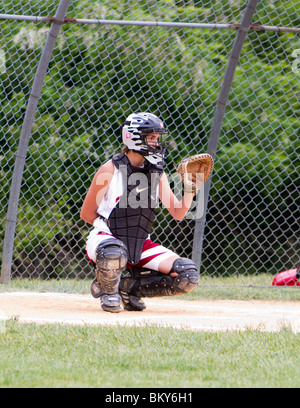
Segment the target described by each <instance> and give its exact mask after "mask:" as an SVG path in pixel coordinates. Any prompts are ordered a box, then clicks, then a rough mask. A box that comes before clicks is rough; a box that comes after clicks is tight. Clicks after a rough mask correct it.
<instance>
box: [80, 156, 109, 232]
mask: <svg viewBox="0 0 300 408" xmlns="http://www.w3.org/2000/svg"><path fill="white" fill-rule="evenodd" d="M113 174H114V165H113V163H112V162H111V161H109V162H107V163H105V164H103V166H101V167H100V169H99V170H98V171H97V173H96V174H95V176H94V178H93V180H92V183H91V186H90V188H89V190H88V192H87V195H86V197H85V199H84V201H83V204H82V207H81V211H80V218H81V219H83V220H84V221H86V222H87V223H89V224H92V225H93V222H94V220H95V219H96V218H97V217H98V216H99V215H98V214H97V209H98V207H99V205H100V203H101V201H102V199H103V197H104V195H105V194H106V192H107V190H108V186H109V183H110V182H111V179H112V177H113Z"/></svg>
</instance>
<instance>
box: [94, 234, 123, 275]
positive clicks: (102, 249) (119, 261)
mask: <svg viewBox="0 0 300 408" xmlns="http://www.w3.org/2000/svg"><path fill="white" fill-rule="evenodd" d="M126 264H127V248H126V246H125V245H124V244H123V242H122V241H120V240H119V239H115V238H109V239H107V240H105V241H103V242H101V243H100V244H99V245H98V246H97V249H96V267H97V269H99V270H100V271H110V272H112V271H122V270H123V269H125V267H126Z"/></svg>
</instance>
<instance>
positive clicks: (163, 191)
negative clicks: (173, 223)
mask: <svg viewBox="0 0 300 408" xmlns="http://www.w3.org/2000/svg"><path fill="white" fill-rule="evenodd" d="M193 197H194V194H193V193H189V192H185V193H184V195H183V197H182V199H181V200H178V199H177V197H176V196H175V195H174V193H173V191H172V190H171V187H170V183H169V180H168V178H167V175H166V173H163V175H162V177H161V179H160V182H159V199H160V201H161V202H162V203H163V205H164V206H165V207H166V208H167V210H168V211H169V213H170V214H171V215H172V217H173V218H175V220H178V221H181V220H182V219H183V218H184V216H185V214H186V213H187V212H188V210H189V208H190V206H191V204H192V201H193Z"/></svg>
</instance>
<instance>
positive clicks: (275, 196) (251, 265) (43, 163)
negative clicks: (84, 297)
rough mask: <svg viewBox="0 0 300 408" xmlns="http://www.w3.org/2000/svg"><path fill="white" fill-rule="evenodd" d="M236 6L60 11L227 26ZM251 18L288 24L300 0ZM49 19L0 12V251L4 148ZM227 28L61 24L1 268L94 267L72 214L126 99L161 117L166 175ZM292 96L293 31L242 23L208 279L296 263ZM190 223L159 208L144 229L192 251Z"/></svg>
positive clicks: (145, 4) (86, 270) (210, 221)
mask: <svg viewBox="0 0 300 408" xmlns="http://www.w3.org/2000/svg"><path fill="white" fill-rule="evenodd" d="M128 3H129V4H128ZM130 3H132V4H130ZM58 5H59V1H58V0H54V1H51V2H50V1H43V2H41V1H38V0H35V1H34V0H32V1H29V2H28V1H26V2H25V1H14V0H10V1H7V0H3V1H2V5H1V6H0V14H10V15H26V16H44V17H46V16H54V15H55V12H56V9H57V7H58ZM245 5H246V2H244V1H234V0H233V1H208V0H202V1H197V0H194V1H192V0H187V1H185V0H181V1H177V0H172V1H168V0H165V1H159V0H137V1H135V2H127V1H123V0H118V1H117V0H110V1H109V2H108V1H106V0H104V1H102V2H99V1H98V0H89V1H84V0H81V1H76V0H74V1H71V3H70V6H69V10H68V13H67V17H68V18H74V19H75V18H76V19H80V18H81V19H103V20H116V21H120V20H126V21H129V20H131V21H145V22H150V21H165V22H166V21H168V22H176V23H182V24H186V23H212V24H216V23H218V24H239V23H240V21H241V18H242V15H243V13H244V10H245ZM253 23H254V24H260V25H265V26H273V27H274V26H277V27H300V3H299V0H297V1H283V2H279V1H275V0H273V1H267V0H261V1H260V2H259V5H258V8H257V10H256V12H255V15H254V19H253ZM49 27H50V24H47V23H45V22H38V21H36V22H33V21H17V20H8V19H2V20H1V21H0V78H1V88H0V101H1V110H0V123H1V126H0V140H1V145H0V146H1V147H0V158H1V166H0V180H1V191H0V205H1V218H0V223H1V229H0V239H1V244H0V260H1V259H2V253H3V240H4V229H5V219H6V213H7V206H8V199H9V193H10V187H11V180H12V173H13V169H14V162H15V155H16V151H17V147H18V142H19V137H20V132H21V129H22V125H23V119H24V114H25V111H26V104H27V102H28V98H29V94H30V89H31V86H32V82H33V79H34V75H35V72H36V68H37V65H38V62H39V60H40V57H41V53H42V50H43V48H44V45H45V41H46V38H47V34H48V32H49ZM235 37H236V31H235V30H228V29H222V30H221V29H219V30H217V29H214V30H212V29H209V28H190V27H180V26H178V27H160V26H147V25H141V26H133V25H122V24H120V25H117V24H109V25H108V24H78V23H77V24H76V23H74V22H73V23H69V24H64V25H62V28H61V32H60V36H59V38H58V41H57V44H56V47H55V49H54V53H53V55H52V58H51V61H50V66H49V69H48V71H47V74H46V78H45V82H44V86H43V89H42V96H41V98H40V101H39V104H38V112H37V114H36V120H35V123H34V126H33V130H32V136H31V139H30V144H29V150H28V154H27V158H26V165H25V170H24V176H23V180H22V188H21V195H20V202H19V207H18V217H17V226H16V235H15V242H14V254H13V265H12V277H13V278H25V277H26V278H43V279H62V278H64V279H65V278H78V279H79V278H80V279H84V278H91V277H92V276H93V271H92V268H91V265H90V264H89V262H88V260H87V257H86V255H85V249H84V248H85V239H86V236H87V234H88V232H89V230H90V226H89V225H87V224H85V223H84V222H83V221H82V220H81V219H80V217H79V213H80V208H81V205H82V202H83V199H84V196H85V194H86V192H87V189H88V188H89V185H90V182H91V179H92V177H93V175H94V173H95V172H96V170H97V169H98V168H99V167H100V165H101V164H102V163H103V162H105V161H106V160H108V159H110V158H111V156H112V155H113V154H115V153H117V152H119V151H120V149H121V141H120V136H119V126H120V124H121V123H122V122H123V121H124V119H125V118H126V117H127V116H128V115H129V114H130V113H131V112H133V111H149V112H152V113H155V114H157V115H158V116H160V117H161V118H163V120H164V122H165V123H166V125H167V127H168V131H169V134H170V137H171V140H172V142H171V146H170V151H169V157H168V160H167V167H166V172H167V174H169V175H171V174H172V173H174V166H176V165H177V164H178V163H179V162H180V161H181V159H182V158H184V157H186V156H190V155H192V154H195V153H199V152H205V151H206V148H207V143H208V137H209V133H210V129H211V126H212V120H213V115H214V111H215V107H216V103H217V99H218V95H219V93H220V88H221V85H222V79H223V77H224V72H225V69H226V66H227V63H228V59H229V56H230V52H231V49H232V45H233V43H234V40H235ZM299 95H300V39H299V33H298V34H297V33H293V32H287V31H279V30H260V31H258V30H250V31H249V33H248V36H247V40H246V42H245V44H244V47H243V51H242V54H241V57H240V61H239V64H238V68H237V70H236V73H235V77H234V82H233V85H232V88H231V91H230V95H229V101H228V106H227V109H226V114H225V117H224V121H223V127H222V131H221V135H220V139H219V145H218V150H217V153H216V162H215V169H214V173H213V177H212V183H211V189H210V196H209V202H208V210H207V217H206V227H205V236H204V243H203V255H202V264H201V270H200V272H201V274H202V275H203V277H204V282H206V283H207V284H214V285H223V284H224V283H225V282H226V278H227V277H231V278H232V279H231V280H230V282H231V284H232V283H233V282H235V284H237V285H244V284H247V285H253V284H255V285H260V284H261V285H271V282H272V276H273V275H274V274H275V273H278V272H280V271H282V270H285V269H290V268H294V267H295V265H296V264H297V263H298V261H299V204H300V203H299V128H300V119H299V112H300V110H299V108H300V106H299ZM194 227H195V220H194V219H193V218H189V217H187V218H185V219H184V220H183V221H181V222H178V221H175V220H173V219H172V218H171V216H170V215H168V213H167V211H166V210H165V209H164V208H163V207H159V209H158V211H157V218H156V221H155V224H154V228H153V233H152V239H153V240H155V241H158V242H160V243H161V244H163V245H165V246H167V247H169V248H171V249H173V250H174V251H176V252H177V253H178V254H179V255H181V256H185V257H192V256H193V253H192V252H193V242H194ZM196 248H197V247H196ZM235 278H236V281H235V280H234V279H235Z"/></svg>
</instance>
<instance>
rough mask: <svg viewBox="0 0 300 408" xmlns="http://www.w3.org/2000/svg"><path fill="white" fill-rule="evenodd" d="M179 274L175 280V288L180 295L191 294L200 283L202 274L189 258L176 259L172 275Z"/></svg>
mask: <svg viewBox="0 0 300 408" xmlns="http://www.w3.org/2000/svg"><path fill="white" fill-rule="evenodd" d="M172 272H177V273H178V276H176V277H175V278H173V286H174V289H175V291H176V292H177V294H178V295H180V294H184V293H189V292H191V291H192V290H194V289H195V288H196V287H197V286H198V284H199V281H200V274H199V272H198V271H197V268H196V265H195V263H194V262H193V261H191V260H190V259H188V258H177V259H175V261H174V263H173V266H172V269H171V271H170V273H172Z"/></svg>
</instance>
